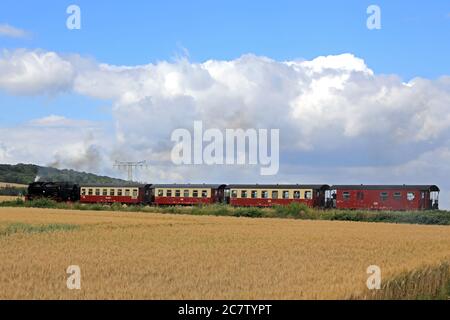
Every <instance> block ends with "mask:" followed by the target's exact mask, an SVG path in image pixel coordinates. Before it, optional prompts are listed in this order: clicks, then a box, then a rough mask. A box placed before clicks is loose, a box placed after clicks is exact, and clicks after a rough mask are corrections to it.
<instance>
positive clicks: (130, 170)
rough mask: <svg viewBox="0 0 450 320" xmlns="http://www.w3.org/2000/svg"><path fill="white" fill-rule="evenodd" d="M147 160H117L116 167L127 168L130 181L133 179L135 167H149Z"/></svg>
mask: <svg viewBox="0 0 450 320" xmlns="http://www.w3.org/2000/svg"><path fill="white" fill-rule="evenodd" d="M147 167H148V166H147V161H145V160H144V161H138V162H132V161H117V160H116V162H115V163H114V168H117V169H119V170H120V169H126V170H127V171H128V181H133V169H137V168H147Z"/></svg>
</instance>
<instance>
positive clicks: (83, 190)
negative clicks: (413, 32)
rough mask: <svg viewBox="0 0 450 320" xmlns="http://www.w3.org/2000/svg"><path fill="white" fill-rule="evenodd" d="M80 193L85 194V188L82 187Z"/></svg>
mask: <svg viewBox="0 0 450 320" xmlns="http://www.w3.org/2000/svg"><path fill="white" fill-rule="evenodd" d="M81 195H82V196H85V195H86V189H84V188H83V189H81Z"/></svg>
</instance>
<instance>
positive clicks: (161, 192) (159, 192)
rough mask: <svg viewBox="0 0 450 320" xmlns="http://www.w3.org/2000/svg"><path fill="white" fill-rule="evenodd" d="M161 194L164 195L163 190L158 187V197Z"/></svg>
mask: <svg viewBox="0 0 450 320" xmlns="http://www.w3.org/2000/svg"><path fill="white" fill-rule="evenodd" d="M162 196H164V190H163V189H158V197H162Z"/></svg>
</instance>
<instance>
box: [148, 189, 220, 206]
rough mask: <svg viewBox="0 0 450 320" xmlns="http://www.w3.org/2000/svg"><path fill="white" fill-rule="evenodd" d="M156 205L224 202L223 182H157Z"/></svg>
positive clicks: (154, 190) (155, 191) (154, 191)
mask: <svg viewBox="0 0 450 320" xmlns="http://www.w3.org/2000/svg"><path fill="white" fill-rule="evenodd" d="M152 188H153V193H154V201H153V203H154V204H156V205H200V204H212V203H217V202H222V201H223V198H224V189H225V185H223V184H155V185H153V186H152Z"/></svg>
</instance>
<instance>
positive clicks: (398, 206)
mask: <svg viewBox="0 0 450 320" xmlns="http://www.w3.org/2000/svg"><path fill="white" fill-rule="evenodd" d="M439 191H440V190H439V188H438V187H437V186H436V185H362V184H361V185H333V186H329V185H327V184H230V185H226V184H123V185H117V184H115V185H106V184H80V185H79V184H75V183H70V182H34V183H31V184H30V185H29V187H28V195H27V199H29V200H33V199H36V198H50V199H54V200H56V201H66V202H80V203H103V204H113V203H121V204H128V205H133V204H134V205H157V206H158V205H166V206H175V205H189V206H193V205H206V204H214V203H225V204H230V205H232V206H242V207H270V206H274V205H289V204H290V203H304V204H306V205H307V206H309V207H314V208H336V209H351V210H354V209H363V210H435V209H438V208H439Z"/></svg>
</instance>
